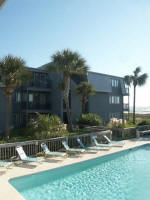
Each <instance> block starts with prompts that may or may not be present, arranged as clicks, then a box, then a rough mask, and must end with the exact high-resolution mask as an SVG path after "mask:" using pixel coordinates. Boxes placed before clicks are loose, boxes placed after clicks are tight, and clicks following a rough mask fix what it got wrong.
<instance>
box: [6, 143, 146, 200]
mask: <svg viewBox="0 0 150 200" xmlns="http://www.w3.org/2000/svg"><path fill="white" fill-rule="evenodd" d="M9 182H10V184H11V185H12V186H14V187H15V188H16V190H17V191H18V192H19V193H20V194H21V195H22V196H23V197H24V198H25V199H26V200H149V199H150V145H143V146H141V147H138V148H134V149H131V150H126V151H122V152H118V153H114V154H110V155H107V156H104V157H100V158H96V159H93V160H88V161H84V162H81V163H78V164H74V165H70V166H66V167H62V168H57V169H53V170H49V171H46V172H42V173H38V174H34V175H30V176H24V177H20V178H16V179H12V180H10V181H9Z"/></svg>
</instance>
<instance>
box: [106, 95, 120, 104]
mask: <svg viewBox="0 0 150 200" xmlns="http://www.w3.org/2000/svg"><path fill="white" fill-rule="evenodd" d="M109 103H110V104H120V96H112V95H110V96H109Z"/></svg>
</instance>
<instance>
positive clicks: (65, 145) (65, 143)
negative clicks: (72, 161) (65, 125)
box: [62, 141, 85, 153]
mask: <svg viewBox="0 0 150 200" xmlns="http://www.w3.org/2000/svg"><path fill="white" fill-rule="evenodd" d="M62 144H63V146H64V147H65V149H66V150H67V151H68V152H75V153H83V152H85V149H77V148H70V147H69V146H68V144H67V142H66V141H62Z"/></svg>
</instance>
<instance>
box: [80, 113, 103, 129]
mask: <svg viewBox="0 0 150 200" xmlns="http://www.w3.org/2000/svg"><path fill="white" fill-rule="evenodd" d="M77 123H78V124H79V126H84V125H88V126H100V125H102V119H101V117H100V116H99V115H97V114H93V113H88V114H82V115H81V116H80V117H79V119H78V120H77Z"/></svg>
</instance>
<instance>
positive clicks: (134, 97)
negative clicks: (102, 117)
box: [133, 85, 136, 124]
mask: <svg viewBox="0 0 150 200" xmlns="http://www.w3.org/2000/svg"><path fill="white" fill-rule="evenodd" d="M133 89H134V96H133V124H135V99H136V86H135V85H134V88H133Z"/></svg>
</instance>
